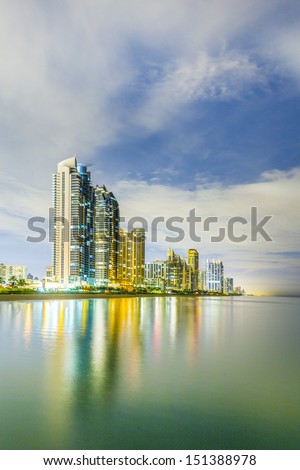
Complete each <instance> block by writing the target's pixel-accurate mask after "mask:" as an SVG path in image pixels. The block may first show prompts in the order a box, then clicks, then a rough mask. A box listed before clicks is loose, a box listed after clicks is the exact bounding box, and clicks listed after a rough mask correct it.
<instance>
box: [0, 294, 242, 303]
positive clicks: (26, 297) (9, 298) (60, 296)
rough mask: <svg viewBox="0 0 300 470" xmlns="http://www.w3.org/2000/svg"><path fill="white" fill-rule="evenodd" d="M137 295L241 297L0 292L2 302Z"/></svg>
mask: <svg viewBox="0 0 300 470" xmlns="http://www.w3.org/2000/svg"><path fill="white" fill-rule="evenodd" d="M137 297H194V298H199V297H201V298H204V297H213V298H218V297H226V298H229V297H230V298H231V297H240V296H235V295H222V294H220V295H197V294H176V293H172V294H165V293H157V294H152V293H151V294H150V293H148V294H147V293H145V294H126V293H124V294H111V293H109V294H102V293H89V292H88V293H82V292H81V293H74V292H72V293H69V294H66V293H64V294H60V293H57V292H55V293H53V294H52V293H51V294H50V293H44V294H43V293H41V294H0V302H9V301H22V300H30V301H31V300H80V299H82V300H84V299H122V298H127V299H128V298H137Z"/></svg>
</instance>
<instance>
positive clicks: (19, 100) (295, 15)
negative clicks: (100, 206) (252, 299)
mask: <svg viewBox="0 0 300 470" xmlns="http://www.w3.org/2000/svg"><path fill="white" fill-rule="evenodd" d="M0 110H1V111H0V134H1V135H0V168H1V185H0V221H1V225H0V262H3V263H6V264H24V265H26V266H28V269H29V271H30V272H32V273H33V274H34V275H38V276H43V275H44V274H45V268H46V266H47V265H48V264H50V263H51V243H49V240H48V239H47V238H46V239H45V241H44V242H40V243H30V242H28V241H27V237H28V236H29V235H31V233H30V231H29V229H28V227H27V222H28V219H30V218H31V217H34V216H40V217H44V218H45V219H47V217H48V211H49V208H50V207H51V206H52V195H51V175H52V173H54V172H55V171H56V167H57V163H58V162H59V161H61V160H64V159H65V158H68V157H70V156H71V155H77V159H78V161H79V162H82V163H85V164H88V165H90V170H91V172H92V179H93V183H94V184H105V185H106V186H107V187H108V189H109V190H111V191H113V192H114V194H115V196H116V197H117V199H118V201H119V204H120V210H121V215H122V216H123V217H125V219H126V221H127V220H128V219H129V218H130V217H133V216H140V217H144V218H145V219H146V220H147V221H148V223H149V224H151V221H153V219H154V218H155V217H158V216H161V217H164V218H165V220H167V219H168V218H170V217H176V216H177V217H182V218H183V219H186V217H187V216H188V215H189V211H190V210H192V209H195V213H196V215H197V216H199V217H200V216H201V218H202V222H201V223H199V224H198V225H197V232H198V235H200V236H201V242H199V241H197V242H195V241H193V240H191V238H190V235H189V231H188V227H187V223H186V222H185V223H184V224H183V225H182V227H183V228H184V230H185V237H184V239H183V240H182V241H180V242H174V241H172V242H170V241H169V242H168V241H166V237H167V236H168V234H169V236H170V231H169V230H168V229H167V227H166V224H163V223H162V224H160V225H159V227H158V237H157V242H155V241H151V240H150V234H149V236H148V239H147V244H146V258H147V260H152V259H155V258H164V257H165V253H166V250H167V248H168V247H171V248H173V249H174V250H175V252H178V253H180V254H181V255H183V256H185V255H186V252H187V250H188V248H191V247H193V248H197V249H198V250H199V253H200V264H201V268H204V266H205V262H206V259H207V258H212V259H222V260H223V261H224V266H225V274H226V275H227V276H230V277H234V279H235V284H236V285H241V286H243V287H244V288H245V289H246V291H247V292H250V293H259V294H277V295H299V294H300V243H299V242H300V235H299V233H300V230H299V229H300V223H299V208H300V207H299V205H300V204H299V200H300V132H299V123H300V3H299V2H298V1H297V0H294V1H291V0H285V1H279V0H272V1H271V0H265V1H263V2H262V1H261V0H260V1H258V0H243V1H241V0H209V1H208V0H159V1H158V0H152V1H151V2H146V1H144V2H141V1H140V0H114V1H112V0H85V1H84V2H83V1H82V0H52V1H51V2H49V1H45V0H27V1H26V2H24V1H22V0H10V1H7V0H0ZM251 207H257V208H258V209H257V210H258V219H259V220H261V219H263V218H264V216H272V218H271V219H270V220H269V221H268V222H267V223H266V224H265V226H264V228H265V230H266V231H267V233H268V235H269V238H270V239H271V240H269V241H266V240H265V239H264V238H263V237H262V236H261V235H259V234H258V237H257V240H256V241H254V240H251V236H250V233H251V228H250V225H249V224H250V212H251ZM210 216H213V217H218V220H219V222H218V223H216V224H213V225H212V226H211V227H212V228H211V231H210V232H204V230H203V221H204V220H205V219H206V218H207V217H210ZM232 217H244V218H245V219H246V220H247V224H245V225H241V224H237V225H236V226H235V227H236V228H235V230H236V233H237V234H238V235H241V234H242V233H245V234H247V239H246V240H245V241H243V242H236V241H235V242H234V241H232V240H230V239H229V238H228V234H227V231H226V236H225V238H224V240H222V241H220V242H213V241H211V237H212V236H215V235H216V234H217V233H218V227H225V228H226V227H227V225H228V221H229V220H230V219H232ZM259 220H258V221H259ZM46 225H47V223H46V222H45V228H46ZM174 225H176V224H175V223H174ZM177 225H178V224H177ZM173 236H174V233H173Z"/></svg>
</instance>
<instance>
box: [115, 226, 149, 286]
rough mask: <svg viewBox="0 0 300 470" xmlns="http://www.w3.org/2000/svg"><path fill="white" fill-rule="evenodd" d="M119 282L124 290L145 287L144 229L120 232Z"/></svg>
mask: <svg viewBox="0 0 300 470" xmlns="http://www.w3.org/2000/svg"><path fill="white" fill-rule="evenodd" d="M118 280H119V283H120V285H121V286H122V287H124V288H134V287H140V286H142V285H144V281H145V230H144V229H142V228H135V229H133V230H131V231H130V232H126V231H124V230H120V239H119V263H118Z"/></svg>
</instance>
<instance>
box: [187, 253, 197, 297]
mask: <svg viewBox="0 0 300 470" xmlns="http://www.w3.org/2000/svg"><path fill="white" fill-rule="evenodd" d="M188 266H189V267H190V270H189V282H188V286H189V290H193V291H195V290H197V289H198V285H199V253H198V251H197V250H196V249H195V248H190V249H189V251H188Z"/></svg>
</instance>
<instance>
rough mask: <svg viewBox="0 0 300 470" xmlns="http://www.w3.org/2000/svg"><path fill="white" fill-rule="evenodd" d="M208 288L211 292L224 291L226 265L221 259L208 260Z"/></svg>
mask: <svg viewBox="0 0 300 470" xmlns="http://www.w3.org/2000/svg"><path fill="white" fill-rule="evenodd" d="M206 289H207V290H208V291H211V292H219V293H223V291H224V266H223V262H222V261H220V260H207V264H206Z"/></svg>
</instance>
